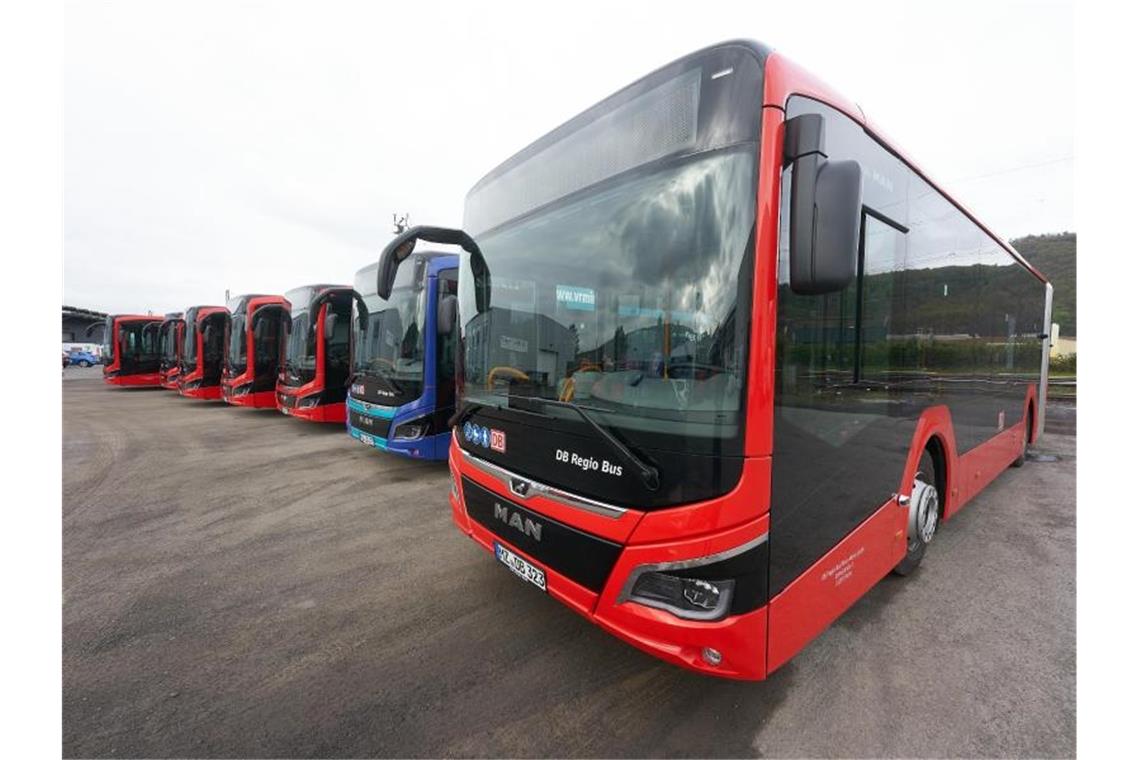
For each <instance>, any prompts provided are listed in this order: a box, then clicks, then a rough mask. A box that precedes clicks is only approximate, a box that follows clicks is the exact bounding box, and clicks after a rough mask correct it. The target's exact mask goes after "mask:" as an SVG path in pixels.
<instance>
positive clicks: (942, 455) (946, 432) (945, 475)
mask: <svg viewBox="0 0 1140 760" xmlns="http://www.w3.org/2000/svg"><path fill="white" fill-rule="evenodd" d="M928 449H929V450H930V451H931V456H932V458H933V459H934V464H935V468H936V474H935V478H936V481H937V482H936V485H937V486H938V491H939V494H940V496H941V497H942V505H941V509H942V519H943V520H945V519H946V518H947V517H949V516H950V515H951V514H953V513H954V512H955V511H956V509H957V508H958V506H959V505H958V498H957V497H958V490H959V489H958V488H957V485H956V480H955V477H956V475H957V467H958V453H957V452H958V449H957V444H956V443H955V440H954V423H953V420H952V419H951V417H950V409H949V408H948V407H947V406H945V405H941V406H932V407H930V408H929V409H926V410H925V411H923V413H922V414H921V415H920V416H919V418H918V423H917V424H916V425H915V429H914V435H913V436H912V437H911V442H910V451H909V453H908V454H907V459H906V467H905V468H904V470H903V476H902V482H901V483H899V490H898V492H899V494H900V495H903V496H910V494H911V491H912V490H913V488H914V477H915V475H916V474H917V472H918V465H919V462H920V461H921V460H922V455H923V453H924V452H925V451H927V450H928Z"/></svg>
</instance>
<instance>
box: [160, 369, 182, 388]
mask: <svg viewBox="0 0 1140 760" xmlns="http://www.w3.org/2000/svg"><path fill="white" fill-rule="evenodd" d="M179 374H180V371H179V369H178V367H171V368H170V369H168V370H167V371H166V374H165V375H163V376H162V378H161V379H162V387H163V388H165V389H166V390H168V391H176V390H178V375H179Z"/></svg>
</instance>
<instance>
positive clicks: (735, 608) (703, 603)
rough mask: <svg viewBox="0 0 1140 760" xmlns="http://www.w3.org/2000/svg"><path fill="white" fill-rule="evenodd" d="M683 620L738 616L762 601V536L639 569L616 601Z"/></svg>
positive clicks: (764, 540) (764, 576)
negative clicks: (728, 547) (649, 608)
mask: <svg viewBox="0 0 1140 760" xmlns="http://www.w3.org/2000/svg"><path fill="white" fill-rule="evenodd" d="M617 601H618V604H621V603H622V602H636V603H637V604H643V605H645V606H646V607H656V608H657V609H659V610H665V611H667V612H671V613H672V614H674V615H676V616H677V617H680V618H685V619H687V620H705V621H712V620H720V619H721V618H723V617H726V616H727V615H743V614H745V613H747V612H751V611H752V610H755V609H759V608H760V607H761V606H763V605H764V604H765V603H767V601H768V536H767V534H763V535H760V536H757V537H756V538H753V539H752V540H751V541H747V542H745V543H743V544H740V545H739V546H734V547H732V548H731V549H726V550H725V551H722V552H717V553H716V554H712V555H708V556H704V557H695V558H693V559H685V560H676V561H673V562H661V563H655V564H645V565H639V566H637V567H635V568H634V569H633V572H631V573H630V574H629V578H628V579H627V580H626V582H625V587H624V588H623V589H622V592H621V594H620V596H619V597H618V600H617Z"/></svg>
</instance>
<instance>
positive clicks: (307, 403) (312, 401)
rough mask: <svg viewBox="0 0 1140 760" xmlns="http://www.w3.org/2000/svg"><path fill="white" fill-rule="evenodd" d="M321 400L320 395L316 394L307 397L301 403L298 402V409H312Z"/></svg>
mask: <svg viewBox="0 0 1140 760" xmlns="http://www.w3.org/2000/svg"><path fill="white" fill-rule="evenodd" d="M320 399H321V397H320V394H318V393H314V394H313V395H312V396H305V397H304V398H303V399H301V400H300V401H298V402H297V408H298V409H312V408H313V407H314V406H316V405H317V402H318V401H320Z"/></svg>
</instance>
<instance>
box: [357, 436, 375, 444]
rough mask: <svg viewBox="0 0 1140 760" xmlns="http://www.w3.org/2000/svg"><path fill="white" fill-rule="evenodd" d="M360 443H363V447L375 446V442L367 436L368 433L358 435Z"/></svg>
mask: <svg viewBox="0 0 1140 760" xmlns="http://www.w3.org/2000/svg"><path fill="white" fill-rule="evenodd" d="M360 442H361V443H363V444H364V445H365V446H375V445H376V441H374V440H372V436H370V435H368V433H361V434H360Z"/></svg>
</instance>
